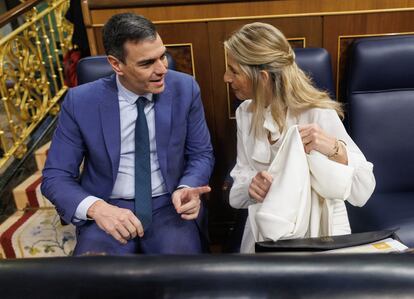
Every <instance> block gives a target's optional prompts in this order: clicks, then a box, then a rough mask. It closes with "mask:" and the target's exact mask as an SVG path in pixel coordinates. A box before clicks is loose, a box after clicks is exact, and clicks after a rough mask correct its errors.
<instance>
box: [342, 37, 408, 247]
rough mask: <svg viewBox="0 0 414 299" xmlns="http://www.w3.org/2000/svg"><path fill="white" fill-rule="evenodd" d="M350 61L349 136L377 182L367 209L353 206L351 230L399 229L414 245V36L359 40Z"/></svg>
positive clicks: (348, 74) (349, 209) (351, 208)
mask: <svg viewBox="0 0 414 299" xmlns="http://www.w3.org/2000/svg"><path fill="white" fill-rule="evenodd" d="M348 61H349V64H348V66H347V84H348V85H347V102H348V117H349V118H348V120H349V133H350V135H351V137H352V138H353V140H354V141H355V142H356V144H357V145H358V146H359V147H360V149H361V150H362V152H363V153H364V154H365V156H366V158H367V160H368V161H371V162H372V163H373V164H374V174H375V178H376V182H377V185H376V190H375V192H374V194H373V196H372V197H371V199H370V200H369V201H368V203H367V204H366V205H365V206H364V207H362V208H354V207H351V206H348V213H349V218H350V222H351V227H352V230H353V231H354V232H359V231H368V230H376V229H385V228H390V227H393V228H395V227H400V228H401V229H400V231H399V232H397V234H398V235H399V236H400V238H401V239H402V240H403V241H404V242H405V243H406V244H407V245H411V246H414V155H413V153H414V140H413V138H412V136H413V134H414V133H413V132H414V117H413V116H414V36H386V37H379V38H364V39H358V40H355V41H354V43H353V45H352V48H351V51H350V55H349V56H348Z"/></svg>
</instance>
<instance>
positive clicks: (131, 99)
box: [116, 75, 152, 105]
mask: <svg viewBox="0 0 414 299" xmlns="http://www.w3.org/2000/svg"><path fill="white" fill-rule="evenodd" d="M116 86H117V88H118V97H122V98H124V99H125V100H126V101H127V102H128V103H129V104H131V105H134V104H135V102H136V101H137V99H138V98H139V97H146V98H147V100H148V101H150V102H151V101H152V93H145V94H136V93H134V92H132V91H130V90H129V89H127V88H126V87H125V86H123V85H122V83H121V82H120V81H119V77H118V75H116Z"/></svg>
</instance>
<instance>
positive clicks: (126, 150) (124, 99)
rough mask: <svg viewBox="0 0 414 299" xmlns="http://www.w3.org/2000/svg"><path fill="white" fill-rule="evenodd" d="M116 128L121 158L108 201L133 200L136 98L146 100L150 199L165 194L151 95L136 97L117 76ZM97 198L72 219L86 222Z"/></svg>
mask: <svg viewBox="0 0 414 299" xmlns="http://www.w3.org/2000/svg"><path fill="white" fill-rule="evenodd" d="M116 84H117V88H118V99H119V111H120V128H121V156H120V160H119V168H118V175H117V177H116V180H115V184H114V187H113V189H112V194H111V196H110V198H123V199H134V197H135V166H134V165H135V164H134V163H135V121H136V119H137V115H138V111H137V106H136V101H137V99H138V98H139V97H140V96H144V97H146V98H147V99H148V103H147V105H146V106H145V108H144V113H145V117H146V119H147V124H148V134H149V144H150V160H151V187H152V196H153V197H155V196H159V195H162V194H166V193H168V191H167V187H166V185H165V183H164V178H163V176H162V174H161V170H160V164H159V161H158V155H157V144H156V140H155V110H154V105H155V103H154V101H153V97H152V94H144V95H137V94H135V93H133V92H132V91H130V90H128V89H126V88H125V87H124V86H123V85H122V84H121V82H120V81H119V78H118V76H117V78H116ZM97 200H100V198H98V197H95V196H88V197H86V198H85V199H84V200H83V201H82V202H81V203H80V204H79V205H78V207H77V209H76V212H75V220H76V219H78V220H86V219H87V216H86V213H87V211H88V209H89V207H90V206H91V205H92V204H93V203H94V202H95V201H97Z"/></svg>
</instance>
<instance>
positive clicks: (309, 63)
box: [294, 48, 335, 99]
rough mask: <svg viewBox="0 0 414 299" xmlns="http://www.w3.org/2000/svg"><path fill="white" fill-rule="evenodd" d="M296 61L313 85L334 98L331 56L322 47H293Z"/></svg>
mask: <svg viewBox="0 0 414 299" xmlns="http://www.w3.org/2000/svg"><path fill="white" fill-rule="evenodd" d="M294 51H295V54H296V63H297V65H298V66H299V68H300V69H301V70H303V71H304V72H305V73H306V74H307V75H308V76H309V77H311V78H312V81H313V83H314V85H315V86H316V87H317V88H319V89H321V90H325V91H327V92H328V93H329V95H330V96H331V98H332V99H334V98H335V88H334V83H333V77H332V66H331V56H330V55H329V53H328V51H326V50H325V49H324V48H295V49H294Z"/></svg>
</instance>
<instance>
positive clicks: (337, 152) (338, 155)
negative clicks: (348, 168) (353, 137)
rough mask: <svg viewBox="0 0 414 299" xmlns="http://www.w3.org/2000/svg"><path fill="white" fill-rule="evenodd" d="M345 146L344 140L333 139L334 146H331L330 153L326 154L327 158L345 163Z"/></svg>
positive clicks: (346, 159)
mask: <svg viewBox="0 0 414 299" xmlns="http://www.w3.org/2000/svg"><path fill="white" fill-rule="evenodd" d="M345 147H346V143H345V141H343V140H341V139H335V144H334V147H333V148H332V152H331V154H329V155H328V158H329V159H330V160H332V161H335V162H338V163H342V164H345V165H347V164H348V155H347V152H346V148H345Z"/></svg>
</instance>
